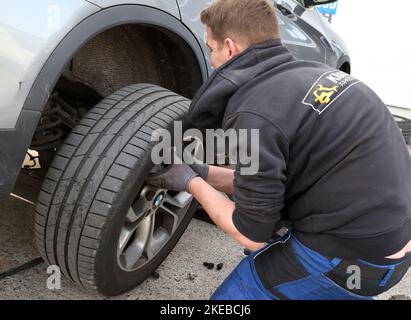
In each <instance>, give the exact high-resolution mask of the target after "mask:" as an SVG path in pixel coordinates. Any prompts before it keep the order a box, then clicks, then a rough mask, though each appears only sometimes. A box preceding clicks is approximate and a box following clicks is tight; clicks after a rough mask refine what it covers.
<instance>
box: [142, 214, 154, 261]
mask: <svg viewBox="0 0 411 320" xmlns="http://www.w3.org/2000/svg"><path fill="white" fill-rule="evenodd" d="M155 222H156V218H155V213H153V214H151V215H150V226H149V231H148V234H147V241H146V243H145V247H144V252H145V254H146V256H147V259H148V260H151V259H152V258H153V257H154V255H155V253H156V252H155V250H154V249H155V248H154V246H155V243H156V241H155V239H154V226H155Z"/></svg>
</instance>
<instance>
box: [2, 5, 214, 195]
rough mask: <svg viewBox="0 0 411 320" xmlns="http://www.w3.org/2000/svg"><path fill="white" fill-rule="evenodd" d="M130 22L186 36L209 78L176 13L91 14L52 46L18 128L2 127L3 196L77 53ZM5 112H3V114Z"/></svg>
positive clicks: (117, 9)
mask: <svg viewBox="0 0 411 320" xmlns="http://www.w3.org/2000/svg"><path fill="white" fill-rule="evenodd" d="M92 6H94V5H92ZM128 23H138V24H145V25H155V26H158V27H160V28H162V29H164V30H168V31H169V32H171V33H173V34H174V35H176V36H178V37H180V39H183V40H184V41H185V42H186V43H187V44H188V45H189V46H190V47H191V49H192V51H193V54H194V55H195V56H196V58H197V62H198V65H199V68H200V71H201V77H202V80H203V81H205V80H206V79H207V67H206V61H205V60H204V55H203V51H202V49H201V47H200V45H199V43H198V41H197V40H196V38H195V37H194V36H193V34H192V33H191V32H190V30H188V29H187V28H186V27H185V26H184V25H183V24H182V23H181V21H180V20H179V19H178V18H176V17H174V16H173V15H170V14H168V13H166V12H164V11H162V10H158V9H155V8H152V7H149V6H139V5H124V6H114V7H109V8H106V9H103V10H99V11H97V12H95V13H94V14H91V15H90V16H89V17H87V18H86V19H83V20H82V21H81V22H80V23H78V24H77V25H76V26H75V27H74V28H73V29H72V30H70V31H69V32H67V34H66V35H65V36H64V37H63V39H61V41H60V42H58V43H57V44H56V46H55V47H53V48H52V49H50V51H51V54H50V55H49V57H48V58H47V59H46V62H44V63H42V64H41V66H40V70H39V71H38V72H37V73H36V74H35V76H34V78H35V81H34V83H33V84H32V86H31V88H30V89H29V92H28V94H26V95H25V99H24V104H23V108H22V110H21V113H20V114H17V113H16V116H18V120H17V123H16V125H15V127H14V128H11V129H6V128H4V127H3V128H1V127H0V199H3V198H5V197H6V196H7V195H8V194H9V193H10V192H11V191H12V189H13V187H14V185H15V182H16V180H17V177H18V174H19V172H20V170H21V165H22V163H23V160H24V157H25V155H26V152H27V150H28V148H29V145H30V142H31V140H32V137H33V134H34V130H35V128H36V126H37V123H38V120H39V118H40V116H41V113H42V110H43V108H44V106H45V105H46V102H47V100H48V98H49V96H50V94H51V92H52V90H53V88H54V85H55V83H56V82H57V80H58V78H59V77H60V75H61V74H62V72H63V70H64V67H65V66H66V65H67V63H68V62H69V61H70V60H71V58H72V57H73V56H74V55H75V53H76V52H77V51H78V50H79V49H80V48H81V47H82V46H83V45H84V44H85V43H87V42H88V41H90V40H91V39H92V38H93V37H95V36H96V35H97V34H98V33H100V32H102V31H104V30H107V29H109V28H112V27H115V26H118V25H123V24H128ZM2 94H3V95H4V94H5V93H4V92H2ZM20 109H21V108H20ZM20 109H19V110H20ZM3 115H4V114H3V113H1V112H0V117H2V116H3Z"/></svg>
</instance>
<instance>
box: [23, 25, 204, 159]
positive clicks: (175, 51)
mask: <svg viewBox="0 0 411 320" xmlns="http://www.w3.org/2000/svg"><path fill="white" fill-rule="evenodd" d="M202 79H203V78H202V73H201V70H200V66H199V64H198V61H197V59H196V56H195V54H194V52H193V51H192V50H191V48H190V47H189V45H188V44H187V43H186V42H185V41H184V40H182V39H181V38H180V37H179V36H177V35H176V34H174V33H172V32H170V31H168V30H166V29H164V28H160V27H154V26H148V25H140V24H125V25H120V26H116V27H114V28H111V29H108V30H106V31H104V32H102V33H100V34H98V35H97V36H95V37H94V38H92V39H91V40H90V41H88V42H87V43H86V44H85V45H84V46H82V47H81V49H80V50H78V52H77V53H76V54H75V55H74V56H73V58H72V59H71V60H70V62H69V63H68V64H67V66H66V67H65V69H64V71H63V73H62V75H61V76H60V78H59V80H58V81H57V83H56V86H55V87H54V89H53V91H52V94H51V95H50V98H49V100H48V102H47V104H46V107H45V108H44V110H43V112H42V118H41V120H40V122H39V125H38V127H37V129H36V132H35V135H34V138H33V141H32V143H31V146H30V149H31V150H36V151H39V152H40V155H41V156H43V161H41V160H42V159H41V158H42V157H40V162H43V163H49V162H50V161H51V159H52V157H53V155H54V151H55V149H56V148H58V146H59V145H60V144H61V143H62V142H63V141H64V140H65V138H66V137H67V135H68V134H69V133H70V132H71V130H72V129H73V128H74V126H75V125H76V123H77V122H78V121H79V120H80V119H81V118H82V117H83V116H84V115H85V114H86V113H87V112H88V110H89V109H90V108H92V107H93V106H94V105H96V104H97V103H98V102H99V101H100V100H102V99H103V98H104V97H106V96H108V95H110V94H111V93H113V92H115V91H116V90H118V89H120V88H123V87H125V86H127V85H130V84H135V83H151V84H156V85H159V86H162V87H164V88H167V89H169V90H171V91H174V92H176V93H178V94H180V95H182V96H184V97H186V98H192V97H193V96H194V94H195V92H196V91H197V90H198V88H199V87H200V86H201V84H202V81H203V80H202Z"/></svg>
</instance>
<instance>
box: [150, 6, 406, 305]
mask: <svg viewBox="0 0 411 320" xmlns="http://www.w3.org/2000/svg"><path fill="white" fill-rule="evenodd" d="M201 21H202V22H203V23H204V24H205V25H206V26H207V39H208V46H209V47H210V50H211V62H212V65H213V67H214V68H215V71H214V73H213V74H212V75H211V76H210V78H209V80H208V81H207V82H206V83H205V84H204V86H203V87H202V88H201V89H200V90H199V92H198V93H197V95H196V96H195V97H194V99H193V101H192V104H191V107H190V110H189V113H188V116H187V119H186V122H185V123H189V124H190V125H192V126H194V125H195V127H197V128H200V129H205V128H223V129H224V130H227V129H229V128H233V129H235V130H238V129H258V130H259V133H260V134H259V170H258V173H257V174H254V175H241V174H240V169H241V166H242V164H241V163H238V164H237V166H236V169H235V170H230V169H227V168H223V167H218V166H212V165H207V164H195V165H191V166H189V165H187V164H174V165H171V166H169V167H168V168H167V169H165V170H163V171H161V172H160V173H157V174H156V175H153V176H151V177H150V178H149V183H150V184H152V185H155V186H159V187H163V188H167V189H170V190H176V191H183V190H186V191H188V192H190V193H191V194H192V195H193V196H194V197H195V199H197V201H198V202H199V203H200V204H201V205H202V207H203V208H204V209H205V210H206V211H207V213H208V215H209V216H210V218H211V219H212V220H213V221H214V222H215V224H216V225H217V226H219V227H220V228H221V229H222V230H224V231H225V232H226V233H228V234H229V235H230V236H232V237H233V238H234V239H236V240H237V241H238V242H239V243H240V244H241V245H242V246H244V247H246V248H249V249H250V250H252V251H253V253H252V254H250V255H249V256H247V257H245V258H244V259H243V261H242V262H241V263H240V264H239V265H238V266H237V267H236V268H235V270H234V271H233V272H232V273H231V274H230V275H229V277H228V278H227V279H226V280H225V281H224V282H223V284H222V285H221V286H220V287H219V288H218V289H217V290H216V292H215V293H214V294H213V296H212V297H211V298H212V299H218V300H220V299H240V300H242V299H273V300H276V299H359V300H369V299H372V297H373V296H376V295H378V294H381V293H382V292H385V291H387V290H388V289H390V288H392V287H393V286H394V285H396V284H397V283H398V282H399V281H400V280H401V279H402V278H403V276H404V275H405V273H406V272H407V270H408V269H409V266H410V264H411V254H410V253H411V160H410V155H409V153H408V150H407V147H406V144H405V142H404V139H403V137H402V135H401V133H400V130H399V128H398V126H397V125H396V123H395V121H394V119H393V117H392V116H391V114H390V113H389V111H388V109H387V108H386V106H385V105H384V103H383V102H382V101H381V100H380V99H379V98H378V97H377V95H376V94H375V93H374V92H373V91H371V89H369V88H368V87H367V86H366V85H365V84H363V83H362V82H360V81H359V80H357V79H355V78H354V77H352V76H350V75H348V74H345V73H343V72H341V71H338V70H334V69H332V68H330V67H329V66H327V65H324V64H321V63H317V62H307V61H297V60H296V59H295V58H294V57H293V56H292V54H290V52H289V51H288V50H287V49H286V48H285V47H284V46H283V45H282V41H281V39H280V36H279V27H278V23H277V18H276V12H275V8H274V6H273V4H272V1H266V0H216V1H214V2H213V3H212V5H211V6H210V7H209V8H208V9H206V10H204V11H203V12H202V13H201ZM220 191H222V192H225V193H227V194H232V195H234V201H231V200H229V199H227V197H225V196H224V195H222V194H221V192H220ZM285 221H289V222H290V226H289V229H288V232H287V233H286V234H285V235H283V236H279V235H276V231H278V229H279V228H280V226H281V225H282V223H284V222H285Z"/></svg>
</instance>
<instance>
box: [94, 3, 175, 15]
mask: <svg viewBox="0 0 411 320" xmlns="http://www.w3.org/2000/svg"><path fill="white" fill-rule="evenodd" d="M88 1H89V2H91V3H94V4H95V5H98V6H99V7H101V8H108V7H112V6H117V5H125V4H137V5H144V6H149V7H153V8H156V9H159V10H162V11H165V12H167V13H169V14H172V15H173V16H175V17H176V18H179V19H180V12H179V10H178V6H177V2H176V1H173V0H128V1H124V0H123V1H122V0H88Z"/></svg>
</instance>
